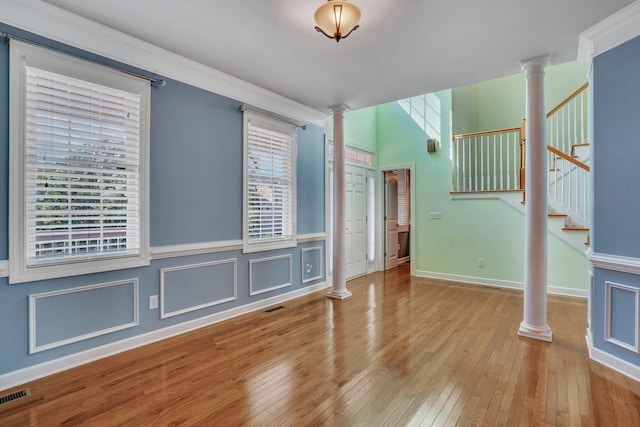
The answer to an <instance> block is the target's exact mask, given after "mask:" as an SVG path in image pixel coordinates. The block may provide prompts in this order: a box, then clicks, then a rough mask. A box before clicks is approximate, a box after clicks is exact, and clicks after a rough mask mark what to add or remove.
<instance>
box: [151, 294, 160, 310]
mask: <svg viewBox="0 0 640 427" xmlns="http://www.w3.org/2000/svg"><path fill="white" fill-rule="evenodd" d="M156 308H158V295H149V310H155V309H156Z"/></svg>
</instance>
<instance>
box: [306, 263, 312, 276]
mask: <svg viewBox="0 0 640 427" xmlns="http://www.w3.org/2000/svg"><path fill="white" fill-rule="evenodd" d="M312 268H313V265H312V264H311V263H307V274H309V273H311V269H312Z"/></svg>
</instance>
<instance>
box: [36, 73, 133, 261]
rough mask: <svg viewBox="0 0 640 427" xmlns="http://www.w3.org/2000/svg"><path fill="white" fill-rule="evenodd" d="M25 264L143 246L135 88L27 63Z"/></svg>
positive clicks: (122, 252)
mask: <svg viewBox="0 0 640 427" xmlns="http://www.w3.org/2000/svg"><path fill="white" fill-rule="evenodd" d="M26 79H27V83H26V106H25V107H26V138H25V144H26V192H27V194H26V216H27V224H26V251H27V264H28V265H34V264H35V265H37V264H38V263H42V262H45V263H46V262H50V260H51V259H52V258H55V259H56V260H60V258H61V257H62V258H74V259H76V258H77V257H95V256H108V255H114V254H118V255H124V254H131V255H137V254H138V253H139V251H140V219H139V213H140V200H139V197H138V193H139V150H138V147H139V143H140V132H139V129H140V102H141V100H140V95H139V94H132V93H127V92H125V91H121V90H118V89H114V88H110V87H106V86H101V85H97V84H94V83H90V82H86V81H83V80H79V79H75V78H72V77H68V76H64V75H61V74H56V73H53V72H50V71H45V70H40V69H37V68H34V67H26Z"/></svg>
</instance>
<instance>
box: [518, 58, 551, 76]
mask: <svg viewBox="0 0 640 427" xmlns="http://www.w3.org/2000/svg"><path fill="white" fill-rule="evenodd" d="M549 64H551V57H550V56H549V55H548V54H547V55H541V56H536V57H534V58H529V59H524V60H522V61H520V68H521V69H522V71H524V72H525V73H530V72H535V71H542V70H544V68H545V67H548V66H549Z"/></svg>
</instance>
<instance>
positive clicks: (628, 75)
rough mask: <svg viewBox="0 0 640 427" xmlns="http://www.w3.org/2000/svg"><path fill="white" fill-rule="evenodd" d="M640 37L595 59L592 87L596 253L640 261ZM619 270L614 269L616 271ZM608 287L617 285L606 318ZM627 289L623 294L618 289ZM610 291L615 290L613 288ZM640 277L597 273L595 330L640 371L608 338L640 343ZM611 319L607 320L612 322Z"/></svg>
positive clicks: (639, 360)
mask: <svg viewBox="0 0 640 427" xmlns="http://www.w3.org/2000/svg"><path fill="white" fill-rule="evenodd" d="M639 77H640V37H636V38H635V39H632V40H630V41H628V42H626V43H624V44H621V45H620V46H618V47H616V48H614V49H611V50H609V51H607V52H605V53H603V54H601V55H599V56H597V57H596V58H595V59H594V63H593V75H592V87H593V128H594V141H593V191H594V207H593V239H592V245H593V250H594V252H595V253H596V254H598V255H603V256H614V257H615V256H622V257H627V258H628V259H630V260H631V261H634V260H635V262H638V261H640V225H639V224H638V218H640V187H639V186H638V185H637V179H636V174H637V173H638V159H640V141H639V140H638V138H639V135H640V78H639ZM612 268H615V267H612ZM607 282H609V283H612V284H614V288H612V289H613V291H612V293H611V296H612V297H611V299H610V301H609V304H610V311H609V314H607V309H606V307H607V303H608V301H607V296H606V288H607V286H608V285H607ZM616 284H617V285H622V286H623V287H628V288H629V289H627V290H622V289H620V288H617V287H615V286H616ZM609 286H610V285H609ZM636 289H640V275H636V274H631V273H628V272H626V273H625V272H620V271H615V270H614V269H604V268H595V269H594V289H593V292H594V294H593V296H592V314H591V328H592V334H593V343H594V346H595V347H597V348H598V349H600V350H603V351H605V352H607V353H609V354H611V355H613V356H615V357H618V358H619V359H622V360H625V361H627V362H630V363H632V364H634V365H637V366H640V354H638V353H637V352H635V351H633V350H629V349H627V348H624V346H622V345H619V344H616V343H614V342H612V340H607V339H606V338H605V333H606V330H605V325H606V323H607V321H609V322H610V325H611V330H610V335H611V337H612V338H614V340H615V339H617V340H618V341H621V342H623V343H627V344H629V345H632V344H633V341H634V340H635V339H637V332H636V328H637V327H638V325H637V324H636V321H635V319H636V314H637V313H635V309H636V308H635V307H636V305H635V302H636V299H637V294H636V292H635V290H636ZM607 316H608V318H607Z"/></svg>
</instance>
